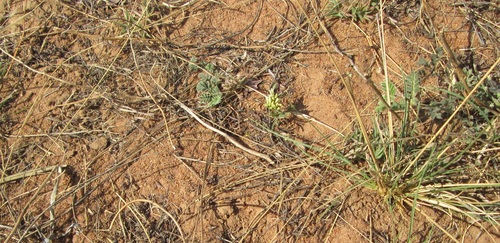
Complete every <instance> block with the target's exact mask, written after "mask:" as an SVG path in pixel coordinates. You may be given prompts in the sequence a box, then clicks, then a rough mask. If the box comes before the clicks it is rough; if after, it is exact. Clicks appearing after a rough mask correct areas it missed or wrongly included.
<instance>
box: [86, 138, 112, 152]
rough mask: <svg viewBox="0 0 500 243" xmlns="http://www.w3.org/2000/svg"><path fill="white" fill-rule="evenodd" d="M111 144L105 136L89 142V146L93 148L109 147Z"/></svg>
mask: <svg viewBox="0 0 500 243" xmlns="http://www.w3.org/2000/svg"><path fill="white" fill-rule="evenodd" d="M108 145H109V141H108V139H107V138H105V137H100V138H98V139H96V140H94V141H93V142H92V143H90V144H89V147H90V148H91V149H93V150H103V149H105V148H107V147H108Z"/></svg>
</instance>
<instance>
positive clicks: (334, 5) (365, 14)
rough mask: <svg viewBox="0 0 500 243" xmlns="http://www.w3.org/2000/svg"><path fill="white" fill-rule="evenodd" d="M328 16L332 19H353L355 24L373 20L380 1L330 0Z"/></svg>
mask: <svg viewBox="0 0 500 243" xmlns="http://www.w3.org/2000/svg"><path fill="white" fill-rule="evenodd" d="M327 9H328V15H329V16H330V17H332V18H340V19H351V20H352V21H354V22H363V21H366V20H370V19H372V16H371V15H372V14H373V13H375V12H376V10H377V9H378V1H376V0H364V1H363V0H362V1H342V0H330V1H329V3H328V7H327Z"/></svg>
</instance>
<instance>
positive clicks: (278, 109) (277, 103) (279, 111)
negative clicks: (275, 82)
mask: <svg viewBox="0 0 500 243" xmlns="http://www.w3.org/2000/svg"><path fill="white" fill-rule="evenodd" d="M275 89H276V86H273V87H271V89H270V90H269V95H267V96H266V104H265V107H266V108H267V109H268V110H269V111H270V112H271V116H273V117H281V116H282V115H283V103H282V102H281V99H280V97H279V96H278V94H277V93H276V92H275Z"/></svg>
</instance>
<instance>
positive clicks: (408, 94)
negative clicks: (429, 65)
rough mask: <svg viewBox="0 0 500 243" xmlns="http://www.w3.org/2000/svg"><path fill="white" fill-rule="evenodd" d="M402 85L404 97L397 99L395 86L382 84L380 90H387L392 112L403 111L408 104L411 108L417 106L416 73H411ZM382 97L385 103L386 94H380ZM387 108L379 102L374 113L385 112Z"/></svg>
mask: <svg viewBox="0 0 500 243" xmlns="http://www.w3.org/2000/svg"><path fill="white" fill-rule="evenodd" d="M403 82H404V83H403V84H404V96H403V97H402V98H398V97H397V96H396V91H397V89H396V86H395V85H394V83H393V82H391V81H389V82H382V84H381V87H382V90H387V89H389V96H390V100H391V106H392V107H391V108H392V110H394V111H398V110H403V109H404V108H405V104H406V103H408V104H409V105H410V106H411V107H415V106H417V105H419V99H418V95H419V93H420V78H419V75H418V72H416V71H412V72H411V73H409V74H408V75H407V76H405V78H404V79H403ZM382 97H383V98H384V99H385V100H386V103H387V100H388V99H387V95H386V92H382ZM386 109H387V107H386V106H385V103H384V102H382V101H379V102H378V104H377V107H375V111H376V112H377V113H381V112H382V111H384V110H386Z"/></svg>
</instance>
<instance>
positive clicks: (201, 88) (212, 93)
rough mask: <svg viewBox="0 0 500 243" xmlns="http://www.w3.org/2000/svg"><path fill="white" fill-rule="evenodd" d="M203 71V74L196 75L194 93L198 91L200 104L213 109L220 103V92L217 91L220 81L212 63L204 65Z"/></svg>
mask: <svg viewBox="0 0 500 243" xmlns="http://www.w3.org/2000/svg"><path fill="white" fill-rule="evenodd" d="M204 69H205V70H204V71H205V72H203V73H200V74H199V75H198V78H199V81H198V84H197V85H196V91H198V97H199V99H200V103H202V104H204V105H206V106H208V107H214V106H216V105H218V104H220V103H221V101H222V92H221V91H220V89H219V85H220V79H219V77H218V74H217V73H216V71H215V66H214V65H213V64H212V63H208V64H206V65H205V68H204Z"/></svg>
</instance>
